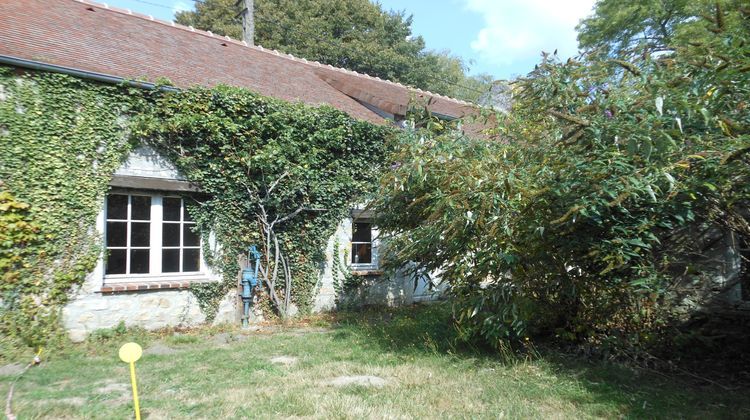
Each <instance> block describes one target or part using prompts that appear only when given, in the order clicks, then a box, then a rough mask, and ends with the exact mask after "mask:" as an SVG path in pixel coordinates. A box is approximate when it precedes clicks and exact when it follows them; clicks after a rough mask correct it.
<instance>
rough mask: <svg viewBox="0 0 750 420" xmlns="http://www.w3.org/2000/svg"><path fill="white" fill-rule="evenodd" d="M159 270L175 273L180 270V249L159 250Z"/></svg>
mask: <svg viewBox="0 0 750 420" xmlns="http://www.w3.org/2000/svg"><path fill="white" fill-rule="evenodd" d="M161 271H162V272H163V273H176V272H178V271H180V250H179V249H165V250H162V251H161Z"/></svg>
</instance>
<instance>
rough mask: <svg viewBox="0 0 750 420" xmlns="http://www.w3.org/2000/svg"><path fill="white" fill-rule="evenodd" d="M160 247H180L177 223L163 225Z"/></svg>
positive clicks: (178, 225)
mask: <svg viewBox="0 0 750 420" xmlns="http://www.w3.org/2000/svg"><path fill="white" fill-rule="evenodd" d="M161 246H180V224H179V223H164V224H163V225H162V229H161Z"/></svg>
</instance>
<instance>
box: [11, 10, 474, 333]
mask: <svg viewBox="0 0 750 420" xmlns="http://www.w3.org/2000/svg"><path fill="white" fill-rule="evenodd" d="M0 16H2V18H1V19H2V21H1V24H0V65H2V66H6V67H14V68H18V69H20V70H24V71H38V72H57V73H64V74H68V75H72V76H74V77H78V78H82V79H87V80H94V81H98V82H104V83H123V82H128V83H131V84H133V85H135V86H140V87H144V88H149V87H153V85H154V83H155V82H157V80H158V79H160V78H167V79H169V80H170V81H171V82H172V83H173V84H174V85H175V86H176V87H177V88H184V87H190V86H194V85H201V86H207V87H210V86H214V85H218V84H226V85H235V86H240V87H245V88H248V89H251V90H254V91H256V92H258V93H260V94H262V95H265V96H270V97H275V98H278V99H282V100H286V101H301V102H304V103H306V104H310V105H320V104H328V105H331V106H333V107H335V108H337V109H339V110H342V111H344V112H346V113H347V114H349V115H350V116H352V117H354V118H357V119H361V120H365V121H368V122H372V123H375V124H396V123H398V122H400V121H402V120H403V119H404V116H405V114H406V111H407V107H408V104H409V102H410V100H412V99H413V98H418V99H423V100H428V99H429V100H430V102H429V103H430V104H429V109H430V110H431V112H432V113H433V114H434V115H437V116H440V117H442V118H446V119H455V118H461V117H465V116H467V115H470V114H471V113H473V112H475V111H476V109H475V107H474V106H472V105H471V104H469V103H466V102H463V101H459V100H455V99H451V98H448V97H444V96H440V95H436V94H432V93H429V92H424V91H420V90H417V89H412V88H409V87H407V86H404V85H401V84H398V83H393V82H389V81H386V80H381V79H379V78H374V77H370V76H367V75H364V74H360V73H356V72H352V71H348V70H345V69H341V68H334V67H331V66H327V65H322V64H320V63H316V62H309V61H307V60H305V59H300V58H295V57H293V56H291V55H286V54H283V53H280V52H278V51H272V50H267V49H264V48H262V47H261V46H250V45H247V44H245V43H243V42H240V41H236V40H232V39H229V38H227V37H221V36H218V35H215V34H212V33H210V32H204V31H200V30H196V29H194V28H191V27H184V26H180V25H177V24H174V23H171V22H163V21H159V20H156V19H154V18H153V17H150V16H144V15H140V14H136V13H133V12H131V11H129V10H121V9H115V8H111V7H109V6H107V5H105V4H99V3H93V2H89V1H83V0H4V1H2V2H0ZM133 80H137V82H133ZM465 129H466V130H476V129H478V128H477V127H473V126H468V127H466V128H465ZM194 189H195V186H193V185H191V184H190V183H188V182H187V181H186V180H185V178H184V177H183V176H182V174H180V173H179V171H178V170H177V169H176V168H175V167H174V166H173V165H172V164H171V163H170V162H169V161H167V160H166V159H164V158H163V157H162V156H160V155H158V153H156V152H155V151H154V150H153V149H150V148H148V147H145V146H144V147H140V148H137V149H136V150H134V151H133V152H132V154H131V155H130V156H129V157H128V159H127V160H126V161H125V162H124V163H123V165H122V166H121V167H120V168H119V169H118V170H117V171H115V173H114V174H113V175H112V179H111V182H110V191H109V194H108V196H107V198H106V200H105V202H104V203H102V210H101V213H100V215H99V217H98V220H97V226H96V228H97V230H98V231H99V232H101V234H102V235H103V236H104V237H105V238H106V248H107V251H108V252H107V257H106V260H105V259H104V258H102V259H101V260H100V261H99V263H98V265H97V267H96V269H95V270H94V272H92V273H91V274H90V275H89V276H88V277H87V279H86V281H85V283H84V284H83V286H82V287H81V288H80V290H78V291H77V292H76V294H75V296H73V298H72V300H71V301H70V303H69V304H68V305H67V306H66V308H65V309H64V311H63V318H64V323H65V326H66V328H67V329H68V330H69V332H70V334H71V337H72V338H74V339H82V338H83V337H85V336H86V335H87V334H88V333H90V332H91V331H93V330H95V329H98V328H107V327H112V326H114V325H117V323H118V322H120V321H126V322H127V323H128V324H137V325H141V326H144V327H146V328H160V327H165V326H169V325H178V324H187V325H190V324H196V323H200V322H202V321H203V320H204V315H203V314H202V313H201V310H200V308H199V307H198V305H197V303H196V302H195V300H194V299H193V298H192V296H191V294H190V293H189V292H188V291H187V290H186V289H189V288H190V286H191V284H194V283H195V282H210V281H218V280H219V279H218V276H217V274H216V273H214V272H213V271H212V270H211V268H210V267H208V266H207V265H206V263H205V261H204V259H203V256H202V251H201V246H202V244H201V239H200V237H199V236H198V235H195V234H193V233H191V230H190V227H191V226H192V225H194V224H195V222H194V221H192V220H191V219H190V217H189V215H188V214H187V212H186V211H185V202H184V199H183V197H184V196H185V194H189V193H191V192H192V191H194ZM209 245H210V246H215V244H209ZM335 245H338V248H337V249H334V248H336V247H335ZM378 245H379V244H378V239H377V230H376V228H375V227H374V226H373V224H372V223H371V215H368V214H367V213H366V212H363V211H361V210H357V209H353V210H352V213H351V217H350V218H348V219H346V220H343V221H342V222H341V224H340V226H339V229H338V232H337V233H336V234H335V235H334V237H332V238H331V239H330V241H329V245H328V249H327V267H326V268H325V269H324V270H323V275H322V277H321V279H320V282H321V287H320V292H319V294H318V296H317V297H316V299H315V309H316V310H326V309H330V308H332V307H334V304H335V299H336V296H335V288H334V280H333V274H332V265H333V261H334V258H344V256H347V257H346V258H347V262H348V263H349V264H350V266H351V269H352V271H353V273H354V274H355V275H361V276H366V277H367V278H368V279H370V280H372V279H375V278H378V277H379V276H381V275H382V271H381V270H380V267H379V264H378ZM372 283H373V286H372V287H371V288H370V289H368V290H367V291H366V292H363V295H366V296H367V297H364V298H363V299H365V301H366V302H369V303H377V302H380V303H399V302H411V301H415V300H420V299H430V298H431V296H432V295H431V291H430V290H428V288H427V287H426V284H425V283H424V282H423V283H421V284H418V285H417V288H414V287H413V282H412V281H411V279H406V278H402V277H399V276H396V277H394V278H390V279H383V281H379V282H375V281H372ZM236 305H237V299H236V297H235V296H234V295H233V294H232V293H230V294H229V295H227V296H226V297H225V299H224V300H223V302H222V304H221V305H220V308H219V313H218V315H217V317H216V320H217V321H219V322H221V321H228V322H233V321H235V320H236V316H237V307H236Z"/></svg>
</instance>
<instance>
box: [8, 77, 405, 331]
mask: <svg viewBox="0 0 750 420" xmlns="http://www.w3.org/2000/svg"><path fill="white" fill-rule="evenodd" d="M390 133H391V130H390V129H389V128H386V127H380V126H376V125H373V124H369V123H365V122H360V121H356V120H354V119H352V118H351V117H349V116H348V115H346V114H345V113H343V112H340V111H338V110H335V109H333V108H331V107H327V106H323V107H318V108H313V107H309V106H305V105H302V104H290V103H286V102H283V101H279V100H275V99H269V98H265V97H262V96H260V95H257V94H255V93H252V92H250V91H248V90H245V89H240V88H230V87H217V88H213V89H202V88H197V89H190V90H184V91H178V92H173V91H169V92H167V91H162V90H158V89H157V90H153V91H146V90H142V89H137V88H132V87H128V86H125V85H107V84H101V83H98V82H92V81H87V80H82V79H78V78H75V77H72V76H67V75H61V74H54V73H43V72H26V73H21V72H18V71H16V70H14V69H11V68H7V67H0V156H2V159H1V160H0V181H1V183H0V194H2V199H1V200H0V223H3V224H4V226H6V225H8V226H9V225H10V224H12V225H13V226H14V227H16V226H17V227H18V228H19V229H20V230H18V229H17V230H15V231H13V232H15V233H13V232H10V231H8V233H7V234H5V233H6V232H4V235H3V237H2V239H3V240H2V241H1V242H0V267H2V273H0V274H2V280H3V281H2V285H0V293H2V296H0V330H1V332H2V333H3V334H6V335H10V336H13V337H16V338H18V339H21V340H23V341H24V342H25V343H26V344H27V345H39V344H43V342H44V341H45V339H46V337H49V336H50V335H51V333H52V332H56V331H58V330H59V313H60V310H61V308H62V307H63V306H64V305H65V303H66V302H67V301H68V299H69V294H70V292H71V291H72V290H74V289H75V286H77V285H80V284H82V282H83V281H84V279H85V278H86V276H87V275H88V274H89V273H90V272H91V271H92V270H93V269H94V267H95V266H96V264H97V262H98V261H99V259H100V258H101V254H102V250H103V249H102V241H101V237H100V235H99V234H98V233H97V232H96V229H95V228H94V226H95V222H96V217H97V215H98V213H99V212H100V211H101V208H102V204H103V202H104V197H105V195H106V193H107V191H108V188H109V180H110V178H111V175H112V173H113V172H114V171H115V169H116V168H117V167H118V166H119V165H120V164H121V163H122V161H123V160H124V159H125V157H126V156H127V154H128V152H129V151H130V150H131V149H132V147H133V146H134V145H135V144H137V143H140V142H146V143H147V144H150V145H151V146H152V147H154V148H155V149H157V150H159V151H160V152H161V153H163V154H164V155H165V156H166V157H168V158H170V159H171V160H172V161H173V162H174V163H175V164H176V166H177V167H178V168H179V169H180V170H181V171H182V173H183V174H184V175H185V176H186V177H187V178H188V179H189V180H190V181H192V182H194V183H195V184H197V185H198V186H200V188H201V190H202V192H203V193H202V194H201V195H200V196H196V197H195V200H194V201H193V202H192V204H190V205H189V209H188V210H189V211H190V212H191V214H193V215H194V218H195V220H196V222H197V225H198V226H199V228H200V229H201V231H202V232H203V233H204V235H208V233H209V232H211V233H212V234H213V235H215V237H216V239H217V242H218V244H219V246H218V248H217V249H214V250H208V249H206V250H207V251H209V252H206V257H207V260H208V261H207V262H208V263H209V265H211V266H213V267H215V268H216V269H218V271H219V272H220V273H222V274H223V279H224V280H223V281H222V282H220V283H217V284H212V285H208V286H197V287H194V288H193V289H192V290H193V294H194V295H195V296H196V298H197V300H198V302H199V305H200V306H201V309H202V310H203V311H204V313H206V316H207V318H208V319H211V318H212V317H213V315H214V314H215V311H216V307H217V306H218V303H219V301H220V300H221V297H223V296H224V295H225V294H226V293H227V292H228V291H229V290H230V289H232V288H233V286H234V282H235V279H236V274H237V270H238V268H239V267H238V265H237V255H238V254H242V253H244V252H246V250H247V247H248V246H249V245H251V244H259V245H261V244H262V243H263V241H262V238H263V229H262V226H261V225H260V224H259V221H260V220H259V218H258V214H259V208H261V207H262V208H264V209H265V211H267V212H268V215H269V217H271V219H270V220H274V219H273V218H276V219H277V220H278V219H279V218H281V219H284V220H283V223H280V224H278V226H276V228H275V229H276V233H275V235H276V237H277V239H278V244H279V245H278V248H279V249H280V251H282V252H283V253H284V255H285V256H286V260H285V261H286V262H287V263H288V266H289V267H288V270H287V272H288V273H289V276H288V277H289V281H288V285H289V286H288V287H287V286H286V285H282V288H281V290H280V292H281V293H284V294H287V290H283V289H284V288H287V289H288V291H289V296H290V300H291V301H292V302H293V303H294V304H295V305H296V306H297V307H298V308H299V309H300V310H302V311H303V312H304V311H306V310H309V309H310V307H311V304H312V300H313V297H314V295H315V292H316V287H317V284H318V278H319V274H320V271H321V269H322V264H323V261H324V258H323V256H324V253H323V250H324V248H325V244H326V242H327V240H328V238H329V237H330V236H331V235H332V234H333V233H334V231H335V228H336V225H337V223H338V222H339V221H340V220H341V219H342V218H343V217H345V216H346V214H347V211H348V208H349V206H350V205H351V203H353V202H356V201H359V200H362V199H363V198H364V197H365V196H366V195H367V194H369V193H371V192H372V190H373V188H374V187H375V185H376V183H377V182H376V180H377V176H378V172H379V170H380V168H381V165H382V163H383V159H384V156H385V155H386V152H385V144H386V141H385V140H386V138H387V137H388V136H389V135H390ZM272 185H273V186H274V187H273V188H272V189H273V194H269V191H270V189H271V188H270V187H271V186H272ZM298 209H300V210H299V211H296V210H298ZM285 215H293V216H294V217H289V218H285ZM24 229H26V230H24ZM205 242H206V243H208V241H205ZM206 248H207V247H206ZM264 251H265V252H266V254H268V251H269V250H268V249H264ZM270 268H271V267H268V269H270Z"/></svg>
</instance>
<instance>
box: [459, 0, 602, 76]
mask: <svg viewBox="0 0 750 420" xmlns="http://www.w3.org/2000/svg"><path fill="white" fill-rule="evenodd" d="M594 1H595V0H464V2H465V7H466V9H467V10H470V11H472V12H476V13H480V14H481V15H482V16H483V17H484V27H483V28H481V29H480V30H479V32H478V33H477V35H476V38H475V39H474V41H472V43H471V48H472V49H473V50H474V51H476V52H477V53H478V54H479V56H480V57H481V58H482V59H483V60H486V61H488V62H490V63H491V64H493V65H496V66H512V65H514V64H516V65H517V64H519V63H522V62H529V61H534V62H535V61H538V58H539V54H540V52H541V51H547V52H552V51H554V50H555V49H557V50H558V54H559V55H560V57H562V58H567V57H571V56H574V55H575V54H576V52H577V41H576V32H575V26H576V25H577V24H578V22H579V20H580V19H582V18H584V17H586V16H588V15H589V14H590V13H591V10H592V7H593V4H594Z"/></svg>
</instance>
